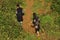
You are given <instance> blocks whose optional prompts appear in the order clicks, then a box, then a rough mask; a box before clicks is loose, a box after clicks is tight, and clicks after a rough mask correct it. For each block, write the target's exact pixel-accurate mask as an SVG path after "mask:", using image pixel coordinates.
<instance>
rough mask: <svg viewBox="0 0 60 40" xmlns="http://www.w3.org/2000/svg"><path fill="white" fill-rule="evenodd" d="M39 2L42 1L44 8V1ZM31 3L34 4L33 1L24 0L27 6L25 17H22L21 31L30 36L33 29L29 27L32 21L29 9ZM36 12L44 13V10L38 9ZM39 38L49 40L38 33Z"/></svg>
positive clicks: (45, 35) (43, 34)
mask: <svg viewBox="0 0 60 40" xmlns="http://www.w3.org/2000/svg"><path fill="white" fill-rule="evenodd" d="M41 1H42V5H43V6H44V4H45V1H44V0H41ZM33 2H34V0H26V4H27V6H26V8H25V15H24V21H23V29H24V30H25V31H26V32H28V33H30V34H31V33H32V34H34V28H32V27H31V22H32V19H31V16H32V9H31V8H32V5H33ZM38 12H39V13H43V12H45V10H44V9H39V11H38ZM40 37H41V40H50V39H47V38H48V36H47V34H46V33H45V32H43V33H40ZM40 37H39V38H40Z"/></svg>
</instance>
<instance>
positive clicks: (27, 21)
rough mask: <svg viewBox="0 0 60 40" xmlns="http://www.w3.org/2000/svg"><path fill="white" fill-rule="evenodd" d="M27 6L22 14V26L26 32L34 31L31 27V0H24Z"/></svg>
mask: <svg viewBox="0 0 60 40" xmlns="http://www.w3.org/2000/svg"><path fill="white" fill-rule="evenodd" d="M26 3H27V6H26V8H25V15H24V21H23V28H24V30H25V31H26V32H30V33H34V29H33V28H32V27H31V22H32V19H31V16H32V10H31V7H32V5H33V0H26Z"/></svg>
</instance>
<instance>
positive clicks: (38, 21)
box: [33, 13, 40, 36]
mask: <svg viewBox="0 0 60 40" xmlns="http://www.w3.org/2000/svg"><path fill="white" fill-rule="evenodd" d="M33 25H34V27H35V33H36V34H37V35H38V36H39V29H40V20H39V18H38V16H37V15H36V13H33Z"/></svg>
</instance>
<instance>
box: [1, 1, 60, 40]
mask: <svg viewBox="0 0 60 40" xmlns="http://www.w3.org/2000/svg"><path fill="white" fill-rule="evenodd" d="M16 2H18V0H17V1H16V0H13V1H12V0H11V1H9V2H8V1H7V0H5V1H4V2H3V3H2V2H1V3H0V4H1V5H3V8H2V9H1V8H0V9H1V10H0V40H12V39H13V40H38V39H37V38H36V36H35V35H30V34H28V33H26V32H24V31H20V27H21V26H20V24H19V23H18V22H17V20H16V15H15V8H16V6H15V4H16ZM1 5H0V6H1ZM22 6H23V7H24V6H25V4H23V5H22ZM38 8H39V7H38ZM33 10H34V9H33ZM36 12H37V11H36ZM37 13H38V12H37ZM39 16H40V19H41V26H42V27H43V28H44V29H45V31H46V32H47V33H48V34H49V36H50V35H53V36H55V37H56V38H59V37H60V30H59V29H60V27H59V26H60V25H59V24H60V23H59V20H58V19H60V15H58V16H57V12H53V13H51V14H50V15H48V14H46V15H45V16H44V15H39ZM55 18H56V19H55ZM47 23H48V24H47ZM9 38H10V39H9Z"/></svg>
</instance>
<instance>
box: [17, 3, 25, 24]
mask: <svg viewBox="0 0 60 40" xmlns="http://www.w3.org/2000/svg"><path fill="white" fill-rule="evenodd" d="M23 15H24V13H23V9H22V8H21V7H20V6H19V4H17V9H16V16H17V21H18V22H20V23H22V22H23Z"/></svg>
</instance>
